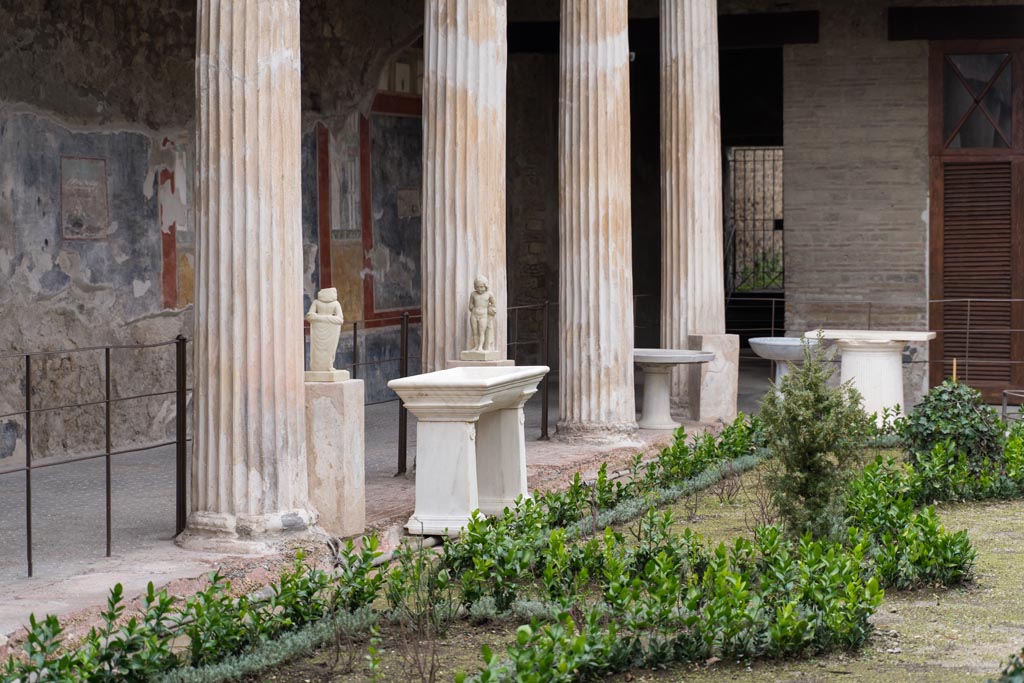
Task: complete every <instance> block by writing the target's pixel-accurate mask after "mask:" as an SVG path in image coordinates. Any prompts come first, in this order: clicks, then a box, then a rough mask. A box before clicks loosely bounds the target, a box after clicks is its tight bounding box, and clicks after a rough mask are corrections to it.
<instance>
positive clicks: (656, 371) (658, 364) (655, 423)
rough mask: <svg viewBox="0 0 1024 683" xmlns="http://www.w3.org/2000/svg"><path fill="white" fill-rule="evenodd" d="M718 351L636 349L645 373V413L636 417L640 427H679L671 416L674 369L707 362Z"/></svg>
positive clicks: (638, 360) (637, 358)
mask: <svg viewBox="0 0 1024 683" xmlns="http://www.w3.org/2000/svg"><path fill="white" fill-rule="evenodd" d="M714 359H715V354H713V353H706V352H704V351H687V350H684V349H634V350H633V360H634V361H635V362H636V364H637V365H639V366H640V369H641V370H643V372H644V404H643V413H642V414H641V415H640V419H639V420H637V426H638V427H640V429H676V428H677V427H679V423H678V422H676V421H675V420H673V419H672V413H671V407H672V406H671V396H670V390H671V383H672V368H674V367H675V366H677V365H683V364H689V363H708V362H710V361H713V360H714Z"/></svg>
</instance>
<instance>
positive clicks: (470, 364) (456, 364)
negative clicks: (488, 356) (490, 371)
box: [447, 359, 516, 368]
mask: <svg viewBox="0 0 1024 683" xmlns="http://www.w3.org/2000/svg"><path fill="white" fill-rule="evenodd" d="M515 364H516V362H515V361H514V360H510V359H505V360H450V361H448V363H447V367H448V368H507V367H510V366H513V365H515Z"/></svg>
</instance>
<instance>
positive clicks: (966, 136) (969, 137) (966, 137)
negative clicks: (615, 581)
mask: <svg viewBox="0 0 1024 683" xmlns="http://www.w3.org/2000/svg"><path fill="white" fill-rule="evenodd" d="M993 118H994V117H993ZM1006 146H1007V144H1006V143H1005V142H1003V138H1002V137H1000V136H999V134H998V133H996V129H995V128H993V127H992V124H991V123H989V121H988V119H987V118H985V115H984V114H982V113H981V111H980V110H978V109H975V110H974V111H973V112H971V115H970V117H968V119H967V123H965V124H964V125H963V126H962V127H961V128H960V131H959V132H958V133H957V134H956V137H955V138H953V141H952V142H951V143H949V148H948V149H961V148H965V147H1006Z"/></svg>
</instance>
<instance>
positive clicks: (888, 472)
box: [846, 456, 976, 589]
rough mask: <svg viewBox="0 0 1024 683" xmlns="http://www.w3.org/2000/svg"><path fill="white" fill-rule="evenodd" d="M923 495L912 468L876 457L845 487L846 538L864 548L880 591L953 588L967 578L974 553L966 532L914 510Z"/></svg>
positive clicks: (929, 511) (927, 512) (931, 510)
mask: <svg viewBox="0 0 1024 683" xmlns="http://www.w3.org/2000/svg"><path fill="white" fill-rule="evenodd" d="M929 491H930V489H927V488H925V487H924V486H923V485H922V484H921V481H920V475H919V474H918V472H917V471H916V468H915V467H913V466H911V465H909V464H906V463H898V462H897V461H896V460H895V459H892V458H889V459H883V458H882V457H881V456H879V457H878V458H876V460H875V461H874V462H873V463H870V464H869V465H867V466H866V467H865V468H864V471H863V472H862V473H861V475H860V476H859V477H857V478H856V479H854V480H853V481H852V482H851V484H850V488H849V493H848V495H847V498H846V511H847V518H846V523H847V525H848V526H849V527H850V532H849V533H850V538H851V539H853V540H854V542H856V543H866V544H867V545H868V546H869V548H870V550H869V557H870V559H871V560H872V562H873V563H874V565H875V569H876V571H877V573H878V578H879V580H880V581H881V582H882V585H883V586H893V587H896V588H900V589H907V588H915V587H917V586H922V585H942V586H953V585H957V584H960V583H963V582H964V581H966V580H967V579H968V578H970V575H971V568H972V567H973V565H974V560H975V557H976V553H975V550H974V548H973V547H972V546H971V543H970V540H969V539H968V538H967V532H966V531H958V532H955V533H951V532H949V531H947V530H946V529H945V527H944V526H943V525H942V523H941V522H940V521H939V518H938V515H937V514H936V513H935V510H934V508H931V507H925V508H924V509H922V510H920V511H916V510H915V508H916V506H917V505H918V504H919V503H920V502H921V500H922V499H923V497H924V496H925V495H927V494H928V493H929Z"/></svg>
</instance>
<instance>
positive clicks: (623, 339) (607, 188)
mask: <svg viewBox="0 0 1024 683" xmlns="http://www.w3.org/2000/svg"><path fill="white" fill-rule="evenodd" d="M626 10H627V2H626V0H563V1H562V15H561V28H560V31H561V60H560V62H561V73H560V81H559V102H560V107H561V112H560V120H559V130H558V145H559V168H558V173H559V192H560V195H559V247H560V250H561V251H560V255H559V264H560V267H559V297H558V298H559V318H560V321H559V322H560V325H559V332H560V334H559V339H560V355H559V395H560V407H561V419H560V420H559V423H558V431H559V434H560V435H561V436H562V437H563V438H570V439H571V438H587V439H593V440H605V439H614V438H616V437H621V435H623V434H628V433H630V432H633V431H635V430H636V409H635V405H634V399H633V276H632V247H631V239H632V236H631V226H630V159H629V155H630V135H629V44H628V38H627V11H626Z"/></svg>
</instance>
